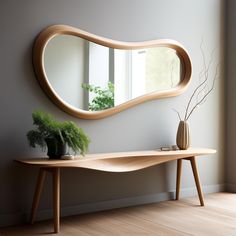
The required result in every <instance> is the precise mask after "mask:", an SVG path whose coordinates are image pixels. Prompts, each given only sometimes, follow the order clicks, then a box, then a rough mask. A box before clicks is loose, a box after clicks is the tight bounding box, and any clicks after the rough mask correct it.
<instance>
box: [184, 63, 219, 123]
mask: <svg viewBox="0 0 236 236" xmlns="http://www.w3.org/2000/svg"><path fill="white" fill-rule="evenodd" d="M218 68H219V64H218V65H217V68H216V71H215V74H214V79H213V83H212V86H211V89H210V90H209V91H208V92H207V93H206V94H205V95H204V96H203V98H202V99H201V100H200V101H199V102H197V103H196V104H195V106H194V107H193V108H192V110H191V111H190V112H189V115H188V116H187V118H186V121H187V120H188V119H189V117H190V116H191V114H192V113H193V112H194V110H195V109H196V108H197V107H198V106H199V105H201V104H202V103H203V102H204V100H205V99H206V97H207V96H208V95H209V94H210V93H211V92H212V90H213V89H214V87H215V81H216V78H217V76H218Z"/></svg>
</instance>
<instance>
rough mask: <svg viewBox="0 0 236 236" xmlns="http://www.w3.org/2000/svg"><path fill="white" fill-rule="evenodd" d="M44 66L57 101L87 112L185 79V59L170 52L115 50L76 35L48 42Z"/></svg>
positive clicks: (170, 49)
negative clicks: (59, 99)
mask: <svg viewBox="0 0 236 236" xmlns="http://www.w3.org/2000/svg"><path fill="white" fill-rule="evenodd" d="M43 67H44V72H45V74H46V76H47V78H48V81H49V83H50V85H51V87H52V89H53V90H54V91H55V92H56V93H57V94H58V96H60V97H61V98H62V99H63V100H64V101H65V102H66V103H68V104H69V105H71V106H73V107H75V108H78V109H82V110H86V111H100V110H105V109H108V108H111V107H114V106H117V105H120V104H122V103H125V102H127V101H129V100H132V99H134V98H137V97H140V96H143V95H146V94H149V93H153V92H156V91H162V90H169V89H172V88H174V87H176V86H177V85H178V84H179V83H180V82H181V80H182V79H183V76H184V75H183V74H184V73H183V72H184V68H183V64H182V62H181V59H180V57H179V56H178V54H177V52H176V50H175V49H172V48H170V47H165V46H156V47H147V48H143V49H133V50H125V49H114V48H109V47H105V46H102V45H99V44H96V43H93V42H90V41H88V40H85V39H82V38H80V37H77V36H72V35H56V36H55V37H53V38H52V39H50V40H49V42H48V43H47V44H46V48H45V51H44V54H43Z"/></svg>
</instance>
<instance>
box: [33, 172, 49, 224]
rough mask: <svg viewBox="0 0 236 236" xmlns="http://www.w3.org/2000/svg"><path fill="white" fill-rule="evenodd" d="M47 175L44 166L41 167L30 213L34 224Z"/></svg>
mask: <svg viewBox="0 0 236 236" xmlns="http://www.w3.org/2000/svg"><path fill="white" fill-rule="evenodd" d="M45 177H46V170H45V169H44V168H40V169H39V174H38V179H37V185H36V188H35V193H34V199H33V204H32V209H31V215H30V223H31V224H33V223H34V220H35V216H36V212H37V209H38V206H39V201H40V197H41V194H42V190H43V185H44V182H45Z"/></svg>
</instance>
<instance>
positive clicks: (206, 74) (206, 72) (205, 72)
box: [184, 43, 215, 120]
mask: <svg viewBox="0 0 236 236" xmlns="http://www.w3.org/2000/svg"><path fill="white" fill-rule="evenodd" d="M200 49H201V53H202V58H203V70H202V71H201V72H200V73H199V78H200V79H201V78H202V77H204V80H203V81H202V82H200V84H199V85H198V86H197V87H196V89H195V90H194V91H193V93H192V95H191V97H190V99H189V101H188V104H187V109H186V111H185V116H184V120H187V117H189V114H188V110H189V108H190V105H191V102H192V100H193V98H194V97H195V95H196V93H197V91H198V90H199V89H200V88H201V87H202V86H203V85H205V84H206V83H207V80H208V78H209V70H210V67H211V65H212V63H213V54H214V51H215V49H214V50H213V51H212V53H211V58H210V62H209V64H208V66H207V65H206V58H205V55H204V52H203V48H202V43H201V45H200ZM201 91H202V90H201Z"/></svg>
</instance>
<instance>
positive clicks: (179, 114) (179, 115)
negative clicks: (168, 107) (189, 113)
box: [172, 108, 181, 121]
mask: <svg viewBox="0 0 236 236" xmlns="http://www.w3.org/2000/svg"><path fill="white" fill-rule="evenodd" d="M172 110H173V111H175V112H176V113H177V115H178V117H179V120H180V121H181V117H180V114H179V112H178V111H177V110H176V109H174V108H172Z"/></svg>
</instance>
